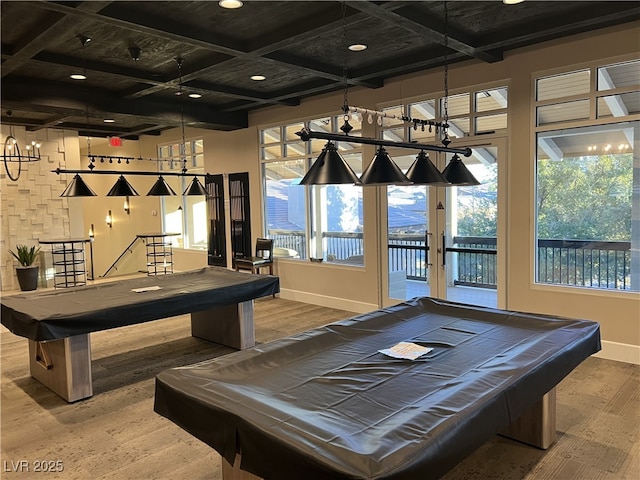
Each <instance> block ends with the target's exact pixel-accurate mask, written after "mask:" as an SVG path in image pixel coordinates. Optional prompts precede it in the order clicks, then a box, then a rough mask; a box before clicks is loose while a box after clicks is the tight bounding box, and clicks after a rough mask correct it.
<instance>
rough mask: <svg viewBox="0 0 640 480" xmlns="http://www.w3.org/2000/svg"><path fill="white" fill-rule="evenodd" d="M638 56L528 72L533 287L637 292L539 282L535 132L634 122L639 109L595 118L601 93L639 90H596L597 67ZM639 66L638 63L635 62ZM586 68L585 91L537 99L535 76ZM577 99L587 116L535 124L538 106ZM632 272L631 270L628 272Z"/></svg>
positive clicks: (599, 292)
mask: <svg viewBox="0 0 640 480" xmlns="http://www.w3.org/2000/svg"><path fill="white" fill-rule="evenodd" d="M639 62H640V58H639V57H638V56H637V55H636V56H633V55H627V56H618V57H610V58H606V59H600V60H597V61H591V62H588V63H583V64H577V65H568V66H564V67H558V68H554V69H550V70H544V71H538V72H532V74H531V92H532V95H531V98H532V102H531V107H530V108H531V110H530V119H531V120H530V121H531V126H532V128H531V149H532V150H531V159H532V161H531V169H532V170H531V178H532V182H533V183H532V200H531V214H532V217H531V218H532V239H531V248H532V253H533V254H532V255H531V262H532V265H531V272H532V278H531V283H532V286H533V288H536V289H545V290H547V289H548V290H549V291H558V289H567V288H569V289H575V290H576V291H578V292H583V293H585V292H586V293H588V294H596V295H607V296H611V295H618V294H619V295H624V296H626V295H629V294H632V295H633V294H635V295H637V294H638V291H637V290H631V289H625V290H623V289H613V288H602V287H600V286H581V285H574V284H562V283H558V284H555V283H548V282H540V281H539V278H540V272H539V268H540V265H539V261H538V259H539V257H538V247H537V246H538V240H539V238H538V215H539V212H538V176H537V171H538V136H539V134H543V133H549V132H554V131H564V130H566V131H568V130H574V129H579V128H580V127H591V126H594V127H597V126H606V125H615V124H618V123H626V122H634V121H640V113H635V114H628V115H623V116H619V117H615V116H613V115H612V116H609V117H601V118H598V112H597V107H598V99H599V98H601V97H605V96H612V95H621V94H624V93H631V92H638V91H640V84H633V85H627V86H623V87H617V88H614V89H609V90H598V70H599V69H600V68H605V67H610V66H615V65H619V64H624V63H639ZM639 67H640V65H639ZM584 70H588V71H589V72H590V81H589V92H585V93H581V94H572V95H567V96H564V97H555V98H553V99H545V100H538V96H539V95H538V91H537V85H538V80H540V79H541V78H548V77H552V76H561V75H563V74H571V73H574V72H579V71H584ZM579 100H588V101H589V117H588V118H587V119H572V120H565V121H561V122H557V123H549V124H544V125H539V123H538V114H539V108H540V107H545V106H548V105H552V104H558V105H562V104H565V103H567V102H575V101H579ZM631 202H633V197H632V198H631ZM632 275H633V272H632Z"/></svg>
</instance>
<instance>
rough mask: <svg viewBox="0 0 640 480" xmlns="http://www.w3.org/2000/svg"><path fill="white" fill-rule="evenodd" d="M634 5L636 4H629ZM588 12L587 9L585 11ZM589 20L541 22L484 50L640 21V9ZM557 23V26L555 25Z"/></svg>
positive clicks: (487, 46)
mask: <svg viewBox="0 0 640 480" xmlns="http://www.w3.org/2000/svg"><path fill="white" fill-rule="evenodd" d="M629 4H630V5H633V4H634V2H629ZM585 10H586V9H585ZM585 16H586V17H587V18H583V19H577V18H575V17H574V21H572V22H571V23H569V24H567V23H566V22H562V21H559V20H556V21H555V22H554V21H553V20H546V19H545V21H544V22H539V23H538V25H537V28H534V29H532V31H530V32H528V33H524V34H519V32H511V33H506V34H503V36H504V37H505V39H504V40H498V41H489V42H490V43H487V44H486V45H485V46H484V48H489V49H492V48H505V47H510V48H513V46H514V45H515V46H517V45H529V44H532V43H537V42H541V41H544V40H547V39H551V38H558V36H559V35H560V36H565V35H567V32H570V34H576V33H581V32H587V31H591V30H592V29H593V28H604V27H605V26H607V25H618V24H620V23H624V22H621V20H623V21H625V22H635V21H638V20H639V19H640V7H633V8H629V9H628V10H625V11H617V12H614V13H608V14H607V13H603V14H602V15H592V14H591V15H585ZM554 23H557V25H554Z"/></svg>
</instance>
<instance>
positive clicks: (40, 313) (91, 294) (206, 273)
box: [0, 267, 280, 341]
mask: <svg viewBox="0 0 640 480" xmlns="http://www.w3.org/2000/svg"><path fill="white" fill-rule="evenodd" d="M149 287H160V288H159V289H157V290H147V291H144V292H138V293H137V292H134V291H133V290H134V289H145V288H149ZM279 291H280V283H279V279H278V277H274V276H267V275H249V274H246V273H239V272H234V271H232V270H227V269H225V268H220V267H205V268H201V269H198V270H191V271H188V272H182V273H174V274H171V275H156V276H148V277H139V278H131V279H127V280H114V281H113V282H105V283H98V284H94V285H90V286H84V287H74V288H68V289H64V290H53V291H45V292H38V291H35V292H28V293H22V294H16V295H11V296H4V297H2V298H1V299H0V303H1V304H2V311H1V314H2V324H3V325H4V326H5V327H7V328H8V329H9V330H11V332H13V333H15V334H16V335H20V336H22V337H26V338H30V339H31V340H36V341H44V340H55V339H60V338H65V337H70V336H73V335H80V334H83V333H90V332H97V331H99V330H108V329H110V328H116V327H122V326H125V325H133V324H137V323H143V322H148V321H151V320H157V319H159V318H166V317H172V316H175V315H182V314H185V313H192V312H200V311H203V310H207V309H210V308H213V307H218V306H222V305H232V304H236V303H240V302H245V301H248V300H251V299H254V298H260V297H265V296H269V295H273V294H274V293H278V292H279Z"/></svg>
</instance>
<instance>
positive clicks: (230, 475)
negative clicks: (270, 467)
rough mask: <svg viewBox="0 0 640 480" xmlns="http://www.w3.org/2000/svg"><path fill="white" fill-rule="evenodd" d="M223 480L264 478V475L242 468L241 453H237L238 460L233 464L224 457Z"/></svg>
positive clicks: (259, 479)
mask: <svg viewBox="0 0 640 480" xmlns="http://www.w3.org/2000/svg"><path fill="white" fill-rule="evenodd" d="M222 480H262V477H257V476H255V475H254V474H253V473H249V472H245V471H244V470H240V454H236V460H235V462H233V465H231V464H230V463H229V462H227V459H226V458H224V457H222Z"/></svg>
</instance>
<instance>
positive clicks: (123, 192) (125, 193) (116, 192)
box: [107, 175, 138, 197]
mask: <svg viewBox="0 0 640 480" xmlns="http://www.w3.org/2000/svg"><path fill="white" fill-rule="evenodd" d="M137 196H138V192H136V189H135V188H133V187H132V186H131V184H130V183H129V182H127V179H126V178H124V175H120V177H119V178H118V180H117V181H116V183H115V184H114V185H113V187H111V190H109V193H107V197H137Z"/></svg>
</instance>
